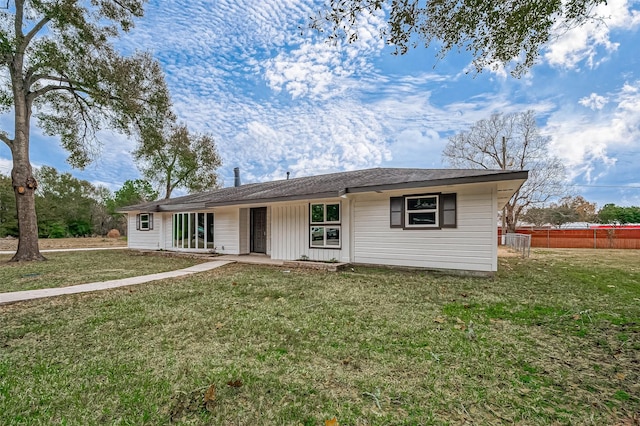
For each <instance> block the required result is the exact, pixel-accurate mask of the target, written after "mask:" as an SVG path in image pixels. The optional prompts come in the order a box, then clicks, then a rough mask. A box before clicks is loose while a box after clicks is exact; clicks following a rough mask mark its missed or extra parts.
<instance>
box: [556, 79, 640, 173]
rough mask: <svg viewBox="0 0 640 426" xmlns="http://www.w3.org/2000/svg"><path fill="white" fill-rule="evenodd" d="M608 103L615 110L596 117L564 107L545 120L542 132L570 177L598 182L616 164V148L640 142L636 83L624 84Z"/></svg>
mask: <svg viewBox="0 0 640 426" xmlns="http://www.w3.org/2000/svg"><path fill="white" fill-rule="evenodd" d="M611 102H612V103H615V107H613V108H611V109H610V110H608V111H604V110H603V111H601V112H600V113H599V114H598V115H596V116H593V115H582V114H576V113H575V112H574V110H573V109H572V108H571V107H568V106H567V107H564V108H562V109H560V110H559V111H557V112H555V113H553V114H552V115H551V117H550V118H549V120H548V122H547V126H546V129H545V130H546V132H547V133H548V134H549V135H551V137H552V147H553V149H554V151H555V152H556V153H557V154H558V155H559V156H560V157H561V158H563V159H564V161H565V164H566V165H567V168H568V170H570V171H571V177H572V178H575V177H577V176H579V175H583V176H584V178H585V179H586V180H587V181H588V182H594V181H596V180H598V179H599V178H600V177H601V176H602V175H603V173H607V172H608V171H609V170H611V168H613V167H614V166H615V165H616V163H617V162H618V161H619V158H618V157H617V156H616V154H615V152H616V150H617V149H623V148H626V147H628V146H629V145H630V144H633V143H636V141H638V140H640V82H635V83H628V84H625V85H624V86H623V87H622V88H621V89H620V90H619V91H618V92H617V93H614V94H612V95H611ZM580 103H582V101H581V102H580ZM596 171H598V172H596Z"/></svg>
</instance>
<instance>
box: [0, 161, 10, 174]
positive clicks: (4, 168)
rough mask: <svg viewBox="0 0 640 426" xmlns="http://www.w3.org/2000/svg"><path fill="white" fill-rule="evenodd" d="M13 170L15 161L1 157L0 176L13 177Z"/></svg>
mask: <svg viewBox="0 0 640 426" xmlns="http://www.w3.org/2000/svg"><path fill="white" fill-rule="evenodd" d="M11 169H13V161H11V159H8V158H1V157H0V174H3V175H5V176H11Z"/></svg>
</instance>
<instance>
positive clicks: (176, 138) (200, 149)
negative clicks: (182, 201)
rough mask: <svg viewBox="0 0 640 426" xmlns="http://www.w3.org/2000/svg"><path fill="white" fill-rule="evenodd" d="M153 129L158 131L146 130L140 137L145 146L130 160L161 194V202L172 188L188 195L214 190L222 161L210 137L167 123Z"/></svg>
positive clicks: (148, 127)
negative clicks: (160, 190)
mask: <svg viewBox="0 0 640 426" xmlns="http://www.w3.org/2000/svg"><path fill="white" fill-rule="evenodd" d="M156 128H159V129H160V131H157V132H155V131H153V128H152V127H151V126H147V130H148V131H147V132H143V133H142V136H141V137H142V138H143V139H144V140H145V143H144V144H143V145H141V146H140V148H139V149H137V150H136V151H135V153H134V156H135V159H136V161H137V163H138V168H139V169H140V171H141V172H142V174H143V176H144V177H145V178H147V179H148V180H150V181H151V182H153V183H155V184H157V185H158V187H159V188H162V189H163V190H164V198H169V197H171V193H172V192H173V190H174V189H176V188H185V189H186V190H187V191H189V192H198V191H204V190H206V189H209V188H215V187H216V185H217V182H218V176H217V174H216V169H217V168H218V167H220V165H221V164H222V161H221V159H220V156H219V155H218V151H217V149H216V145H215V142H214V140H213V137H211V136H210V135H200V134H191V133H189V130H188V129H187V126H186V125H184V124H181V125H175V124H173V123H171V122H170V121H169V122H165V123H163V124H161V125H159V126H158V127H156Z"/></svg>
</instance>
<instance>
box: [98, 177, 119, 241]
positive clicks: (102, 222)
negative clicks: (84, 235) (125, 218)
mask: <svg viewBox="0 0 640 426" xmlns="http://www.w3.org/2000/svg"><path fill="white" fill-rule="evenodd" d="M91 198H92V199H93V201H94V202H93V204H92V205H91V226H92V229H93V233H94V234H96V235H107V233H108V232H109V231H110V230H112V229H114V228H115V229H118V231H121V230H120V229H119V228H118V225H119V223H118V220H117V218H115V217H114V216H113V215H112V214H111V212H110V211H109V205H110V204H111V203H112V200H113V193H112V192H111V191H110V190H109V188H107V187H105V186H97V187H94V191H93V194H92V197H91ZM120 234H121V235H124V233H123V232H120Z"/></svg>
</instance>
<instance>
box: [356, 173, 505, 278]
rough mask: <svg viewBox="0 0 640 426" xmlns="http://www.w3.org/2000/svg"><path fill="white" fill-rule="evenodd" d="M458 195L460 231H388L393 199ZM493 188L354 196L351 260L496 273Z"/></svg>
mask: <svg viewBox="0 0 640 426" xmlns="http://www.w3.org/2000/svg"><path fill="white" fill-rule="evenodd" d="M436 192H443V193H451V192H455V193H457V228H453V229H433V230H409V229H401V228H391V227H390V217H389V198H390V197H391V196H401V195H410V194H420V193H425V194H426V193H436ZM496 197H497V196H496V192H495V185H491V184H482V185H478V184H473V185H465V186H460V187H448V188H428V189H425V190H417V191H416V190H408V191H402V192H400V191H394V192H391V193H384V194H362V195H357V196H356V197H354V198H355V199H354V209H355V212H354V213H355V214H354V221H355V222H354V240H353V244H354V246H353V248H352V249H353V261H354V262H355V263H369V264H385V265H397V266H409V267H424V268H435V269H454V270H472V271H482V272H493V271H496V270H497V265H496V261H495V253H496V250H497V249H496V248H495V247H494V245H496V244H497V241H496V238H495V227H496V225H495V221H496V219H495V212H496V207H495V205H496V203H497V198H496Z"/></svg>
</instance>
